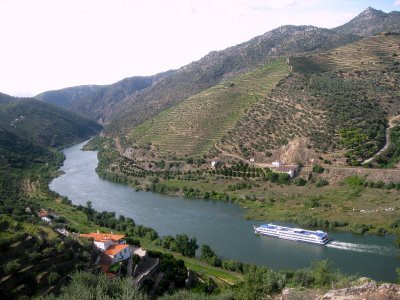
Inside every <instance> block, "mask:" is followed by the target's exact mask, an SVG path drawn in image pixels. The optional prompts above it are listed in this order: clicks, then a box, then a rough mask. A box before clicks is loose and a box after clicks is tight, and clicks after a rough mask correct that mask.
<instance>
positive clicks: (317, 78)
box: [219, 35, 400, 165]
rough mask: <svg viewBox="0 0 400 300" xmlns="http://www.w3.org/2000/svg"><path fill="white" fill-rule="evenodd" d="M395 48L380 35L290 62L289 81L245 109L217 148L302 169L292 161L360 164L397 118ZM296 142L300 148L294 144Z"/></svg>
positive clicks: (399, 39) (394, 40)
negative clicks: (391, 118) (312, 159)
mask: <svg viewBox="0 0 400 300" xmlns="http://www.w3.org/2000/svg"><path fill="white" fill-rule="evenodd" d="M399 49H400V36H398V35H389V36H383V35H382V36H375V37H371V38H366V39H363V40H361V41H359V42H356V43H353V44H349V45H347V46H344V47H341V48H337V49H335V50H332V51H329V52H325V53H318V54H313V55H309V56H307V57H294V58H291V59H290V65H291V68H292V71H293V72H292V76H291V77H290V78H287V79H286V80H285V81H284V82H282V83H281V84H280V85H279V87H278V88H276V89H275V90H274V91H273V92H271V93H270V94H269V95H268V96H267V97H265V98H263V99H262V101H258V102H257V103H256V104H255V105H253V106H252V108H251V109H249V110H248V113H247V114H246V115H245V116H244V117H243V118H242V119H240V120H239V121H238V122H237V123H236V125H235V126H234V128H233V129H232V130H231V131H230V132H229V134H228V136H227V137H226V138H225V139H224V140H223V141H221V142H220V144H219V148H220V149H222V150H223V151H226V152H230V153H234V154H235V155H238V156H241V157H243V158H246V157H248V156H250V155H252V156H255V157H257V158H258V159H259V160H260V161H268V160H269V157H271V159H272V158H273V159H277V158H281V159H282V155H286V156H285V160H286V161H291V162H296V160H303V162H305V163H307V155H303V157H298V156H297V157H296V155H295V154H296V152H297V153H299V152H302V151H303V150H306V151H308V152H314V153H315V155H314V157H318V156H322V157H325V158H326V159H333V160H337V161H338V162H341V161H342V160H347V163H350V164H353V165H357V164H360V163H361V162H362V161H363V160H365V159H367V158H369V157H371V156H372V155H373V154H374V153H376V152H377V151H378V150H379V149H380V148H381V147H382V146H383V144H384V143H385V128H386V126H387V118H388V117H389V116H393V115H398V114H399V113H400V110H399V107H400V106H399V105H400V100H399V97H398V95H399V94H398V84H399V76H398V74H399V72H400V69H399V63H400V62H399V57H398V53H399V54H400V50H399ZM299 138H303V140H305V141H306V142H304V143H298V144H296V145H294V144H293V143H294V141H295V140H296V139H299ZM290 145H292V146H293V147H292V150H291V152H293V153H289V152H290V151H289V150H288V149H289V148H288V147H289V146H290ZM285 147H286V148H285Z"/></svg>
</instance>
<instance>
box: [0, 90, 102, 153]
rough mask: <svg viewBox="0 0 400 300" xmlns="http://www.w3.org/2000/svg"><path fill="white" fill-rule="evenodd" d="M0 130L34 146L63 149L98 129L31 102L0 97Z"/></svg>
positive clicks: (72, 115) (73, 114)
mask: <svg viewBox="0 0 400 300" xmlns="http://www.w3.org/2000/svg"><path fill="white" fill-rule="evenodd" d="M0 128H3V129H4V130H6V131H8V132H11V133H14V134H16V135H17V136H19V137H20V138H23V139H26V140H29V141H30V142H33V143H35V144H39V145H48V146H52V147H63V146H67V145H71V144H74V143H77V142H79V141H82V140H83V139H86V138H89V137H90V136H92V135H95V134H96V133H97V132H99V131H100V129H101V125H99V124H97V123H96V122H94V121H91V120H89V119H86V118H84V117H81V116H79V115H77V114H75V113H72V112H69V111H67V110H65V109H62V108H59V107H57V106H53V105H51V104H47V103H44V102H41V101H39V100H36V99H33V98H14V97H11V96H7V95H4V94H2V95H0Z"/></svg>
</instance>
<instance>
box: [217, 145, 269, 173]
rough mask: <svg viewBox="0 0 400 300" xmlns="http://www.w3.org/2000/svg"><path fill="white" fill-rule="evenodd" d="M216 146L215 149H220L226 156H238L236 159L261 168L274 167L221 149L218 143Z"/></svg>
mask: <svg viewBox="0 0 400 300" xmlns="http://www.w3.org/2000/svg"><path fill="white" fill-rule="evenodd" d="M214 147H215V149H217V150H218V151H220V152H221V153H222V154H223V155H224V156H228V157H232V158H236V159H238V160H241V161H247V162H248V163H249V164H250V165H253V166H256V167H259V168H271V167H272V165H271V164H266V163H257V162H250V161H248V160H246V159H245V158H243V157H241V156H239V155H237V154H234V153H230V152H227V151H225V150H223V149H221V148H220V147H219V146H218V145H216V144H215V145H214Z"/></svg>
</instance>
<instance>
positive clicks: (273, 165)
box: [272, 160, 285, 168]
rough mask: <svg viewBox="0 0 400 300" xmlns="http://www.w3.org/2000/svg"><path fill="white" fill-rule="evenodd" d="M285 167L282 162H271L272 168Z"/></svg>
mask: <svg viewBox="0 0 400 300" xmlns="http://www.w3.org/2000/svg"><path fill="white" fill-rule="evenodd" d="M284 165H285V163H284V162H281V161H278V160H277V161H273V162H272V167H273V168H279V167H282V166H284Z"/></svg>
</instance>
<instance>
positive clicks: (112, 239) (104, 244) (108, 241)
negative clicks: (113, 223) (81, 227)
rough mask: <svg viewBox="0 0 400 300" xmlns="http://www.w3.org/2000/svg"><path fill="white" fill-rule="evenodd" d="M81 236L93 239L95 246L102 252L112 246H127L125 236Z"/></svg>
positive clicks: (101, 234)
mask: <svg viewBox="0 0 400 300" xmlns="http://www.w3.org/2000/svg"><path fill="white" fill-rule="evenodd" d="M80 236H82V237H86V238H91V239H93V241H94V244H95V245H96V247H97V248H98V249H99V250H101V251H104V250H107V249H108V248H109V247H110V246H112V245H115V244H126V242H125V240H124V237H125V236H124V235H122V234H112V233H99V232H97V233H96V232H91V233H87V234H81V235H80Z"/></svg>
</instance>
